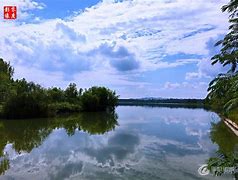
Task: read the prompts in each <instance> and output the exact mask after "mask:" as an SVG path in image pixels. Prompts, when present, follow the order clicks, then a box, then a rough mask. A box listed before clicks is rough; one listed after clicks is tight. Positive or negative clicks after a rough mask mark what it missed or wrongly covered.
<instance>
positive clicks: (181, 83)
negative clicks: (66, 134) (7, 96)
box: [0, 0, 228, 98]
mask: <svg viewBox="0 0 238 180" xmlns="http://www.w3.org/2000/svg"><path fill="white" fill-rule="evenodd" d="M227 2H228V0H101V1H98V0H51V1H47V0H5V1H0V29H1V30H0V57H1V58H3V59H4V60H5V61H8V62H10V63H11V64H12V65H13V66H14V68H15V74H14V78H19V79H21V78H25V79H27V80H28V81H34V82H36V83H39V84H40V85H42V86H43V87H52V86H57V87H61V88H66V87H67V86H68V84H69V83H72V82H75V83H76V84H77V87H78V88H81V87H82V88H89V87H91V86H106V87H108V88H110V89H112V90H115V91H116V92H117V94H119V95H120V97H121V98H142V97H157V98H158V97H163V98H205V97H206V94H207V88H208V84H209V82H210V81H211V80H212V79H213V78H214V77H215V76H216V75H217V74H218V73H221V72H225V71H226V69H225V68H223V67H222V66H221V65H219V64H217V65H215V66H212V65H211V60H210V59H211V57H212V56H213V55H215V54H216V53H218V52H219V47H214V44H215V43H216V41H218V40H220V39H222V38H223V37H224V35H225V34H226V33H227V32H228V15H227V14H226V13H222V12H221V9H220V8H221V6H222V5H224V4H226V3H227ZM7 5H14V6H17V8H18V14H17V17H18V18H17V20H4V19H3V7H4V6H7Z"/></svg>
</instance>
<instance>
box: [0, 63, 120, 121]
mask: <svg viewBox="0 0 238 180" xmlns="http://www.w3.org/2000/svg"><path fill="white" fill-rule="evenodd" d="M13 73H14V69H13V67H12V66H11V65H10V63H7V62H5V61H4V60H3V59H0V117H1V118H6V119H22V118H39V117H52V116H55V115H58V114H62V113H73V112H82V111H90V112H92V111H113V110H114V109H115V107H116V105H117V101H118V97H119V96H117V95H116V92H115V91H112V90H110V89H108V88H105V87H96V86H95V87H91V88H89V89H84V90H83V89H82V88H80V89H79V90H78V89H77V86H76V84H75V83H70V84H69V86H68V87H67V88H66V89H65V90H63V89H61V88H57V87H52V88H48V89H46V88H43V87H42V86H40V85H39V84H35V83H34V82H27V81H26V80H25V79H21V80H18V79H17V80H14V79H13Z"/></svg>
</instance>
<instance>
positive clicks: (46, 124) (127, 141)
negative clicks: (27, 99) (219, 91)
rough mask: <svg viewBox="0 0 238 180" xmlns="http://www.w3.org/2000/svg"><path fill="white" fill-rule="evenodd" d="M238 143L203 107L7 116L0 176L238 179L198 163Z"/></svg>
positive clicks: (0, 131)
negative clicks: (218, 174)
mask: <svg viewBox="0 0 238 180" xmlns="http://www.w3.org/2000/svg"><path fill="white" fill-rule="evenodd" d="M236 143H237V138H236V137H235V136H234V135H233V134H232V133H231V131H230V130H228V129H227V128H226V127H225V126H224V124H223V123H222V122H221V121H220V119H219V117H218V116H217V115H216V114H215V113H212V112H208V111H205V110H203V109H185V108H173V109H171V108H151V107H133V106H120V107H118V108H117V109H116V113H115V114H104V113H87V114H79V115H74V116H70V117H64V118H63V117H61V118H55V119H48V120H20V121H19V120H18V121H15V120H14V121H0V162H1V165H0V174H1V175H0V179H3V180H5V179H6V180H8V179H9V180H10V179H11V180H12V179H16V180H21V179H22V180H23V179H24V180H25V179H26V180H28V179H29V180H31V179H34V180H38V179H39V180H42V179H56V180H58V179H59V180H60V179H82V180H83V179H89V180H91V179H92V180H94V179H97V180H107V179H108V180H109V179H113V180H114V179H115V180H117V179H118V180H119V179H128V180H131V179H138V180H142V179H143V180H154V179H169V180H173V179H181V180H185V179H232V176H223V177H213V176H212V175H208V176H201V175H199V173H198V168H199V167H200V166H201V165H203V164H204V163H206V160H207V159H208V158H209V157H213V156H215V153H216V151H218V150H222V151H223V152H224V151H225V152H232V150H233V149H234V147H235V144H236Z"/></svg>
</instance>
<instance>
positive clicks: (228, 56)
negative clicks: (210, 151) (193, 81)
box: [206, 0, 238, 122]
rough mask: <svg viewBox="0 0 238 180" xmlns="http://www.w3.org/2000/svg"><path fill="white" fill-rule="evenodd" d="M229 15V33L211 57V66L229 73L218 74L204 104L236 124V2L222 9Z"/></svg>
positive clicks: (237, 22)
mask: <svg viewBox="0 0 238 180" xmlns="http://www.w3.org/2000/svg"><path fill="white" fill-rule="evenodd" d="M222 11H223V12H228V13H229V23H230V26H229V32H228V33H227V34H226V35H225V37H224V38H223V39H222V40H220V41H218V42H217V43H216V44H215V46H221V50H220V52H219V54H217V55H215V56H213V57H212V59H211V60H212V64H213V65H214V64H216V63H220V64H222V65H223V66H228V67H229V71H228V72H226V73H222V74H219V75H218V76H217V77H216V78H215V79H213V80H212V81H211V82H210V84H209V88H208V95H207V98H206V103H207V104H209V105H210V106H211V107H212V109H214V110H215V111H218V112H219V113H221V114H222V115H224V116H226V117H229V118H231V119H232V120H234V121H237V122H238V70H237V63H238V0H230V2H229V3H228V4H226V5H224V6H223V7H222Z"/></svg>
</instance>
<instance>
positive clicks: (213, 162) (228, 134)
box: [208, 121, 238, 179]
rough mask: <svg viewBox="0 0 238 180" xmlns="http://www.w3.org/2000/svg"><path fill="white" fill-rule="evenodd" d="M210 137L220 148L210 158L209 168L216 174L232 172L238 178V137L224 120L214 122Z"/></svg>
mask: <svg viewBox="0 0 238 180" xmlns="http://www.w3.org/2000/svg"><path fill="white" fill-rule="evenodd" d="M210 137H211V140H212V142H213V143H215V144H217V145H218V147H219V149H218V151H217V153H216V156H214V157H210V158H209V159H208V168H209V170H210V171H211V172H212V173H213V174H214V175H218V176H220V175H223V174H227V173H231V172H225V171H226V170H234V172H232V174H233V175H234V176H235V178H236V179H238V173H237V170H238V138H237V136H236V135H235V134H234V133H233V132H232V131H231V130H230V129H228V128H227V127H226V125H225V124H224V122H223V121H220V122H218V123H212V127H211V132H210Z"/></svg>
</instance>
